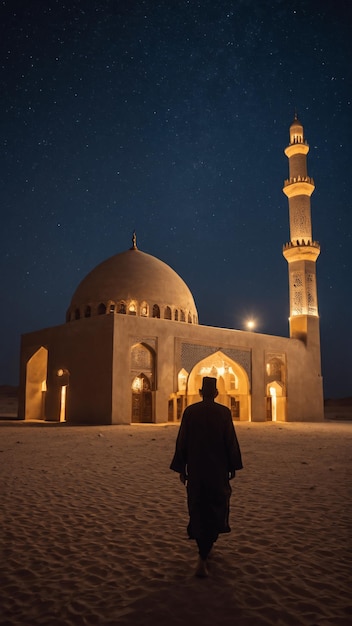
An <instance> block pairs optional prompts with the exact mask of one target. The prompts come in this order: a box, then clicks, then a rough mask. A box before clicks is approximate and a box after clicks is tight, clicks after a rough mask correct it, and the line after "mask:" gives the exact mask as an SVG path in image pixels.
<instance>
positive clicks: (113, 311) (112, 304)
mask: <svg viewBox="0 0 352 626" xmlns="http://www.w3.org/2000/svg"><path fill="white" fill-rule="evenodd" d="M109 313H115V305H114V303H113V302H112V303H111V304H110V306H109Z"/></svg>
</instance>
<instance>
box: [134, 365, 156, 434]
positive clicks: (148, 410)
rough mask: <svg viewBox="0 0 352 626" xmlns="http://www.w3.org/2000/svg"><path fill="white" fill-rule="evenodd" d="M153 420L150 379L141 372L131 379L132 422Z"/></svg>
mask: <svg viewBox="0 0 352 626" xmlns="http://www.w3.org/2000/svg"><path fill="white" fill-rule="evenodd" d="M152 421H153V397H152V390H151V387H150V380H149V379H148V378H147V376H145V374H143V373H141V374H139V376H136V377H135V378H134V379H133V381H132V422H134V423H136V422H137V423H150V422H152Z"/></svg>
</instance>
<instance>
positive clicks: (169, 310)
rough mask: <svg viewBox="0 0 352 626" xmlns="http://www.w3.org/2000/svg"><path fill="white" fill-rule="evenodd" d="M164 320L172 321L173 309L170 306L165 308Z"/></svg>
mask: <svg viewBox="0 0 352 626" xmlns="http://www.w3.org/2000/svg"><path fill="white" fill-rule="evenodd" d="M164 319H166V320H171V309H170V307H169V306H166V307H165V311H164Z"/></svg>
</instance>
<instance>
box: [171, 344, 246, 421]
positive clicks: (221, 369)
mask: <svg viewBox="0 0 352 626" xmlns="http://www.w3.org/2000/svg"><path fill="white" fill-rule="evenodd" d="M204 376H212V377H214V378H216V380H217V389H218V392H219V395H218V397H217V398H216V401H217V402H220V404H224V405H225V406H227V407H228V408H229V409H230V410H231V414H232V419H234V420H244V421H245V420H250V419H251V412H250V409H251V402H250V400H251V398H250V384H249V377H248V374H247V372H246V371H245V369H244V368H243V367H242V365H240V364H239V363H237V362H236V361H234V360H232V359H231V358H230V357H228V356H227V355H226V354H225V353H224V352H222V351H220V350H218V351H217V352H214V353H213V354H211V355H209V356H207V357H206V358H205V359H202V360H201V361H199V362H198V363H197V364H196V365H195V366H194V367H193V368H192V370H191V371H190V372H189V374H188V372H186V371H185V370H184V369H182V370H181V371H180V372H179V374H178V392H177V400H178V401H180V403H179V405H181V401H182V404H183V405H184V406H187V405H189V404H194V403H195V402H199V401H200V400H201V396H200V395H199V389H200V388H201V386H202V379H203V377H204ZM177 406H178V405H177ZM175 418H176V419H177V418H178V415H177V417H176V416H175V417H174V419H175Z"/></svg>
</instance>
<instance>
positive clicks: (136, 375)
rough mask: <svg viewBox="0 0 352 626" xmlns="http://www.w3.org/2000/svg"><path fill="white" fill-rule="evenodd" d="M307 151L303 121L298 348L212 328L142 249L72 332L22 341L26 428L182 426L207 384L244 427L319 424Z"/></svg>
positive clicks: (297, 145) (297, 203) (298, 157)
mask: <svg viewBox="0 0 352 626" xmlns="http://www.w3.org/2000/svg"><path fill="white" fill-rule="evenodd" d="M308 151H309V146H308V144H307V142H306V140H305V138H304V131H303V126H302V124H301V123H300V122H299V120H298V119H297V116H295V119H294V121H293V123H292V125H291V126H290V142H289V145H288V146H287V147H286V149H285V154H286V156H287V157H288V162H289V178H288V179H287V180H285V182H284V188H283V192H284V194H285V195H286V196H287V198H288V205H289V223H290V241H289V242H288V243H286V244H285V245H284V246H283V255H284V257H285V259H286V260H287V263H288V276H289V298H290V318H289V335H290V336H289V337H277V336H272V335H265V334H260V333H255V332H248V331H242V330H232V329H224V328H215V327H209V326H202V325H200V324H198V313H197V309H196V306H195V303H194V299H193V296H192V293H191V291H190V290H189V288H188V286H187V285H186V284H185V283H184V281H183V280H182V279H181V278H180V276H179V275H178V274H177V273H176V272H175V271H174V270H173V269H171V267H169V266H168V265H166V264H165V263H163V262H162V261H161V260H159V259H157V258H155V257H154V256H151V255H149V254H146V253H145V252H142V251H141V250H139V249H138V247H137V242H136V236H135V235H134V236H133V239H132V247H131V248H130V249H129V250H127V251H125V252H122V253H120V254H116V255H115V256H113V257H111V258H109V259H107V260H106V261H103V262H102V263H100V264H99V265H98V266H97V267H96V268H94V269H93V270H92V271H91V272H90V273H89V274H88V275H87V276H86V277H85V278H84V279H83V280H82V282H81V283H80V284H79V285H78V287H77V289H76V291H75V293H74V294H73V296H72V300H71V303H70V305H69V307H68V310H67V314H66V323H65V324H62V325H60V326H55V327H54V328H45V329H43V330H39V331H36V332H31V333H27V334H25V335H23V336H22V341H21V370H20V398H19V418H21V419H24V420H33V419H35V420H46V421H52V422H68V423H71V424H130V423H134V422H138V423H140V422H144V423H163V422H177V421H178V420H179V419H180V417H181V415H182V412H183V410H184V408H185V407H186V406H187V405H189V404H192V403H194V402H197V401H199V400H200V396H199V388H200V387H201V380H202V377H203V376H205V375H207V376H209V375H210V376H214V377H216V378H217V386H218V390H219V396H218V398H217V401H219V402H221V403H222V404H225V405H227V406H228V407H229V408H230V409H231V412H232V416H233V419H234V420H241V421H242V420H243V421H255V422H264V421H301V422H304V421H319V420H322V419H323V383H322V375H321V358H320V331H319V315H318V298H317V287H316V261H317V258H318V256H319V253H320V246H319V244H318V243H317V242H316V241H313V238H312V222H311V206H310V197H311V194H312V193H313V191H314V181H313V179H312V178H311V177H310V176H308V174H307V154H308Z"/></svg>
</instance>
